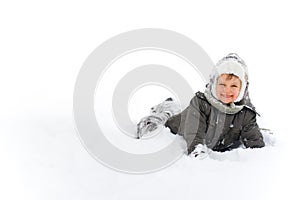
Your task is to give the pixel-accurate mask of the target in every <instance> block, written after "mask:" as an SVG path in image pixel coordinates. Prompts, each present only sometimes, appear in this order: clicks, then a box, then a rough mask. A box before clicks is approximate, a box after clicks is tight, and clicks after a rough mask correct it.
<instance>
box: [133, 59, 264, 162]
mask: <svg viewBox="0 0 300 200" xmlns="http://www.w3.org/2000/svg"><path fill="white" fill-rule="evenodd" d="M167 101H169V102H170V101H171V102H172V99H167V100H166V101H165V102H167ZM162 105H163V104H162ZM168 105H169V106H168V108H167V109H161V108H160V112H159V113H156V114H155V115H156V117H155V115H152V116H153V117H151V115H150V116H148V117H146V118H143V119H142V120H141V121H140V122H139V124H138V134H139V133H141V132H147V131H152V130H154V129H155V128H156V127H157V125H159V124H160V123H162V124H164V125H165V126H166V127H168V128H169V129H170V130H171V132H172V133H174V134H179V135H181V136H183V138H184V139H185V141H186V143H187V148H188V149H187V153H188V154H189V155H190V156H192V157H199V158H204V157H206V156H207V155H208V152H209V151H211V150H213V151H220V152H224V151H228V150H231V149H234V148H237V147H239V146H240V145H244V146H245V147H247V148H260V147H264V146H265V144H264V141H263V137H262V134H261V133H260V131H259V127H258V125H257V123H256V115H257V113H256V111H255V108H254V107H253V105H252V104H251V102H250V99H249V95H248V71H247V66H246V64H245V63H244V61H243V60H242V59H241V58H240V57H239V56H238V55H237V54H229V55H227V56H226V57H224V58H223V59H222V60H220V61H219V62H218V63H217V64H216V67H215V69H214V71H213V72H212V74H211V76H210V82H209V83H208V84H207V86H206V90H205V92H204V93H201V92H197V93H196V95H195V96H194V97H193V98H192V100H191V102H190V105H189V106H188V107H187V108H186V109H184V110H183V111H182V112H181V113H178V114H174V112H171V111H172V109H170V108H171V106H170V103H169V104H168ZM163 107H164V106H163ZM174 107H176V106H175V105H174ZM170 110H171V111H170ZM160 116H162V117H160ZM154 118H156V120H153V119H154ZM159 118H160V119H161V120H157V119H159ZM149 127H150V128H149ZM145 130H146V131H145Z"/></svg>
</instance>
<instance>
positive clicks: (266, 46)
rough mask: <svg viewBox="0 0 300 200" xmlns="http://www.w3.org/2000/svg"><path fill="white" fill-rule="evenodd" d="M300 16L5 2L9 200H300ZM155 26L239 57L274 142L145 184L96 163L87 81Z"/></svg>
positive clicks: (226, 7) (212, 5)
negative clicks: (132, 38) (83, 89)
mask: <svg viewBox="0 0 300 200" xmlns="http://www.w3.org/2000/svg"><path fill="white" fill-rule="evenodd" d="M133 4H134V5H135V6H133ZM297 11H298V9H297V6H296V3H294V2H293V1H289V0H288V1H284V2H273V1H270V2H268V1H264V2H262V1H257V2H254V1H251V2H249V3H241V2H240V1H229V2H228V1H226V2H223V1H220V2H215V1H210V2H209V3H207V2H206V3H205V4H204V3H199V2H198V1H192V2H182V3H179V1H176V2H174V1H164V2H162V1H157V2H156V1H152V3H146V2H140V1H128V2H127V1H126V2H125V1H110V3H96V2H85V4H83V3H78V2H72V1H70V2H66V1H64V2H62V1H57V2H55V1H52V2H51V3H48V4H47V3H41V2H35V1H26V2H23V1H20V2H15V1H10V2H9V3H2V2H1V3H0V21H1V32H0V36H1V37H0V44H1V45H0V55H1V59H0V88H1V98H0V110H1V111H0V157H1V164H0V199H28V200H29V199H30V200H40V199H45V200H48V199H49V200H50V199H51V200H52V199H56V200H58V199H74V200H75V199H78V200H79V199H89V200H93V199H132V200H133V199H243V200H248V199H249V200H250V199H251V200H253V199H299V196H300V195H299V194H298V184H297V182H298V180H299V179H300V173H299V168H300V164H299V155H298V152H299V150H298V146H299V144H298V141H299V139H300V136H299V131H298V129H299V128H298V126H297V125H298V124H299V123H298V119H297V118H299V117H298V113H299V111H300V110H299V106H298V103H297V99H298V97H299V95H298V94H297V91H298V90H299V89H298V88H297V86H298V85H297V84H298V83H297V80H298V74H297V72H296V70H297V68H299V61H298V57H299V55H298V54H299V53H298V47H299V44H300V40H299V34H300V33H299V29H297V28H298V27H296V25H297V24H298V19H299V17H300V16H299V13H298V12H297ZM145 27H153V28H164V29H170V30H174V31H177V32H179V33H182V34H184V35H186V36H188V37H189V38H191V39H193V40H194V41H196V42H197V43H198V44H199V45H200V46H202V47H203V48H204V50H205V51H206V52H207V53H208V54H209V56H210V57H211V59H212V60H213V61H214V62H216V61H217V60H218V59H220V58H221V57H223V56H224V55H225V54H227V53H229V52H237V53H239V54H240V56H241V57H242V58H244V60H245V61H246V63H247V64H248V66H249V71H250V81H251V82H250V84H251V85H250V95H251V98H252V101H253V103H254V105H255V106H256V107H257V109H258V111H259V112H260V114H261V116H262V117H261V118H260V119H259V123H260V125H261V126H262V127H266V128H270V129H272V131H273V132H274V138H275V140H276V142H275V144H274V145H268V146H267V147H265V148H262V149H246V150H245V149H237V150H234V151H231V152H227V153H213V154H211V155H210V157H208V158H206V159H205V160H193V159H191V158H189V157H186V156H183V157H182V158H181V159H179V160H178V161H177V162H175V163H174V164H173V165H171V166H169V167H167V168H165V169H163V170H160V171H158V172H155V173H150V174H142V175H132V174H126V173H120V172H117V171H114V170H111V169H109V168H107V167H105V166H103V165H102V164H100V163H99V162H97V161H96V160H95V159H94V158H93V157H92V156H91V155H90V154H89V153H88V152H87V151H86V150H85V148H84V147H83V145H82V144H81V142H80V139H79V138H78V135H77V134H76V129H75V125H74V121H73V111H72V101H73V99H72V95H73V89H74V84H75V80H76V77H77V74H78V72H79V70H80V67H81V65H82V63H83V62H84V60H85V59H86V58H87V56H88V55H89V53H91V52H92V51H93V50H94V49H95V48H96V47H97V46H98V45H100V44H101V43H102V42H104V41H105V40H107V39H109V38H110V37H112V36H114V35H117V34H119V33H122V32H125V31H129V30H132V29H137V28H145ZM191 81H192V82H193V81H195V82H194V83H196V82H197V81H196V80H191ZM194 88H195V90H197V89H196V88H198V87H197V85H194ZM201 88H203V86H199V89H201ZM158 97H159V96H156V97H155V98H156V99H155V100H157V99H158ZM137 103H138V102H137ZM152 103H153V102H151V101H149V102H147V106H148V105H151V104H152ZM139 106H141V104H140V103H139ZM145 107H146V106H145ZM139 108H140V107H139ZM130 109H131V110H130V112H131V116H132V117H133V118H134V117H135V116H134V113H135V110H134V108H132V107H130ZM145 109H148V107H147V108H145ZM137 118H138V117H137ZM170 137H171V136H170Z"/></svg>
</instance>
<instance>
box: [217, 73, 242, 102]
mask: <svg viewBox="0 0 300 200" xmlns="http://www.w3.org/2000/svg"><path fill="white" fill-rule="evenodd" d="M241 87H242V82H241V80H240V79H239V78H238V77H237V76H235V75H233V74H221V75H220V76H219V78H218V79H217V88H216V90H217V91H216V92H217V97H218V99H219V100H220V101H221V102H223V103H225V104H228V103H232V102H234V101H235V100H236V99H237V98H238V96H239V93H240V90H241Z"/></svg>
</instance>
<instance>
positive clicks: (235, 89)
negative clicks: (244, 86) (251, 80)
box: [232, 88, 240, 96]
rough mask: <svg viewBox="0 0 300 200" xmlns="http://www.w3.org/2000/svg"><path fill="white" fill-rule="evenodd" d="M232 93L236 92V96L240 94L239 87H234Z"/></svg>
mask: <svg viewBox="0 0 300 200" xmlns="http://www.w3.org/2000/svg"><path fill="white" fill-rule="evenodd" d="M232 93H233V94H234V96H238V95H239V93H240V89H239V88H234V89H233V90H232Z"/></svg>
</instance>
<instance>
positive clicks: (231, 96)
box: [221, 94, 233, 99]
mask: <svg viewBox="0 0 300 200" xmlns="http://www.w3.org/2000/svg"><path fill="white" fill-rule="evenodd" d="M221 97H222V98H225V99H232V98H233V95H223V94H221Z"/></svg>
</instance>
